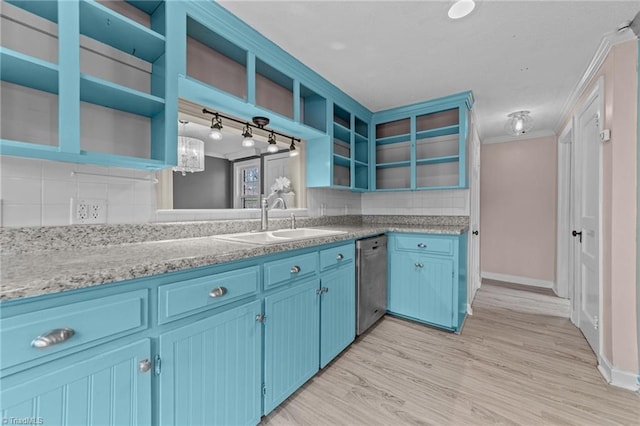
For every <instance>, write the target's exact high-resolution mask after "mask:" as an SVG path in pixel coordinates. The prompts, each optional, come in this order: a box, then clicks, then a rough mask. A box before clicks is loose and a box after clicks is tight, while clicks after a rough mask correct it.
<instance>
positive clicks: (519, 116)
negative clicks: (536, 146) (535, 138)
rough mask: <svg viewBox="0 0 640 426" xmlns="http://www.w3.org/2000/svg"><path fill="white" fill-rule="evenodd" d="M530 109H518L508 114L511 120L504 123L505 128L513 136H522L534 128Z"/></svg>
mask: <svg viewBox="0 0 640 426" xmlns="http://www.w3.org/2000/svg"><path fill="white" fill-rule="evenodd" d="M529 114H530V112H529V111H516V112H512V113H511V114H509V115H507V117H509V120H508V121H507V124H505V125H504V130H505V131H506V132H507V133H508V134H510V135H513V136H520V135H522V134H525V133H527V132H528V131H529V130H531V129H532V128H533V118H531V117H530V116H529Z"/></svg>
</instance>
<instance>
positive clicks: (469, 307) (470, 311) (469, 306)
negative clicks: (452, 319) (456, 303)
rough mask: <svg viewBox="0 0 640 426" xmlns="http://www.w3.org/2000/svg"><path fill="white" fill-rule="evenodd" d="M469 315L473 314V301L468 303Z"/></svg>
mask: <svg viewBox="0 0 640 426" xmlns="http://www.w3.org/2000/svg"><path fill="white" fill-rule="evenodd" d="M467 315H473V309H472V308H471V303H467Z"/></svg>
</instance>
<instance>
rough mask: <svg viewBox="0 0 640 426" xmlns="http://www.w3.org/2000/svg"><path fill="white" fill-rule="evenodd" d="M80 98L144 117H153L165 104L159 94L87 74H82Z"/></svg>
mask: <svg viewBox="0 0 640 426" xmlns="http://www.w3.org/2000/svg"><path fill="white" fill-rule="evenodd" d="M80 100H81V101H84V102H89V103H92V104H96V105H102V106H104V107H107V108H113V109H117V110H120V111H125V112H130V113H132V114H137V115H142V116H144V117H153V116H154V115H156V114H157V113H159V112H160V111H162V109H163V108H164V104H165V102H164V99H162V98H159V97H157V96H153V95H149V94H147V93H143V92H139V91H137V90H133V89H130V88H128V87H125V86H121V85H119V84H115V83H111V82H109V81H106V80H102V79H99V78H96V77H93V76H90V75H86V74H80Z"/></svg>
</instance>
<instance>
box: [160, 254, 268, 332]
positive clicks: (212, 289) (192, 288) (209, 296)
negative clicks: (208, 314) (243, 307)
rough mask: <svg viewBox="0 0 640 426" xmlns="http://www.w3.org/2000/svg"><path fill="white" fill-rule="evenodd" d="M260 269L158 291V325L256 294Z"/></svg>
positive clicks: (163, 287)
mask: <svg viewBox="0 0 640 426" xmlns="http://www.w3.org/2000/svg"><path fill="white" fill-rule="evenodd" d="M259 280H260V267H259V266H251V267H248V268H242V269H235V270H232V271H228V272H222V273H219V274H212V275H207V276H205V277H199V278H194V279H190V280H185V281H179V282H176V283H172V284H167V285H163V286H160V287H159V288H158V323H159V324H164V323H167V322H170V321H174V320H177V319H179V318H184V317H185V316H188V315H191V314H194V313H197V312H201V311H204V310H206V309H211V308H216V307H219V306H224V305H226V304H227V303H231V302H233V301H235V300H238V299H241V298H243V297H248V296H251V295H253V294H256V293H257V291H258V283H259Z"/></svg>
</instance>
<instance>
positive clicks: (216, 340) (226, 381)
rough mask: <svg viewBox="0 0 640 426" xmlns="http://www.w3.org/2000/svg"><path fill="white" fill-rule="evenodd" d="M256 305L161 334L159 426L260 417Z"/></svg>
mask: <svg viewBox="0 0 640 426" xmlns="http://www.w3.org/2000/svg"><path fill="white" fill-rule="evenodd" d="M260 306H261V303H260V302H259V301H255V302H252V303H249V304H246V305H242V306H240V307H237V308H234V309H231V310H229V311H226V312H223V313H220V314H218V315H214V316H212V317H210V318H207V319H204V320H201V321H198V322H196V323H193V324H190V325H188V326H185V327H182V328H179V329H176V330H173V331H170V332H168V333H165V334H162V335H161V336H160V344H159V349H160V357H161V361H162V373H161V374H160V376H159V389H160V393H159V409H160V424H162V425H180V426H186V425H255V424H257V423H258V422H259V421H260V414H261V386H260V384H261V378H262V370H261V350H260V349H261V339H262V334H261V325H260V323H259V322H257V321H256V315H257V314H259V313H260V312H261V310H260Z"/></svg>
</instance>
